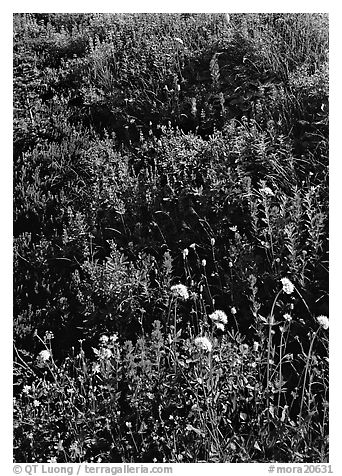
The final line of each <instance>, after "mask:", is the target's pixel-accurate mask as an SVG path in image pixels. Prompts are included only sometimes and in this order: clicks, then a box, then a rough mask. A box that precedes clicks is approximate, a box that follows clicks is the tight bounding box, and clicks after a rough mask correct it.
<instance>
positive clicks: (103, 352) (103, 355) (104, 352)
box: [100, 348, 113, 359]
mask: <svg viewBox="0 0 342 476" xmlns="http://www.w3.org/2000/svg"><path fill="white" fill-rule="evenodd" d="M112 355H113V354H112V351H111V350H110V349H106V348H102V349H101V350H100V357H101V358H102V359H109V358H110V357H111V356H112Z"/></svg>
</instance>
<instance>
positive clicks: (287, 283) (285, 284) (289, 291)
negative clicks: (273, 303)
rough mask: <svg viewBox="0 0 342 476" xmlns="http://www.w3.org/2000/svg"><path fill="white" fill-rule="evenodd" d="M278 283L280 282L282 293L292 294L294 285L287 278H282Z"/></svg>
mask: <svg viewBox="0 0 342 476" xmlns="http://www.w3.org/2000/svg"><path fill="white" fill-rule="evenodd" d="M280 281H281V282H282V285H283V291H284V293H286V294H292V293H293V291H294V285H293V284H292V283H291V281H290V280H289V279H288V278H282V279H281V280H280Z"/></svg>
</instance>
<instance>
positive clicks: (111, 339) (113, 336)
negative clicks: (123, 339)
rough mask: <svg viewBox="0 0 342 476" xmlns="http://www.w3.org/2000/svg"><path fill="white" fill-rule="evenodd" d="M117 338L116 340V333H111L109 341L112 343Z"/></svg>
mask: <svg viewBox="0 0 342 476" xmlns="http://www.w3.org/2000/svg"><path fill="white" fill-rule="evenodd" d="M117 340H118V335H117V334H113V335H112V336H110V341H111V343H112V344H113V343H114V342H116V341H117Z"/></svg>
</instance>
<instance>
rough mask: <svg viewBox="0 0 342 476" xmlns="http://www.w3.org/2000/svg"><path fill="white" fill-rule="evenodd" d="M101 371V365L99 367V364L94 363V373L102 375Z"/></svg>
mask: <svg viewBox="0 0 342 476" xmlns="http://www.w3.org/2000/svg"><path fill="white" fill-rule="evenodd" d="M100 370H101V367H100V365H99V364H98V363H95V362H94V363H93V373H94V374H98V373H100Z"/></svg>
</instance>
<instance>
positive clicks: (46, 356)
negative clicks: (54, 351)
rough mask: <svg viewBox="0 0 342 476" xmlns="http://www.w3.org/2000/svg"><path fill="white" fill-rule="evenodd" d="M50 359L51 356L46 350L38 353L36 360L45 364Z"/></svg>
mask: <svg viewBox="0 0 342 476" xmlns="http://www.w3.org/2000/svg"><path fill="white" fill-rule="evenodd" d="M50 357H51V354H50V352H49V351H48V350H42V351H40V352H39V355H38V360H40V361H41V362H47V361H48V360H49V359H50Z"/></svg>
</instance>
